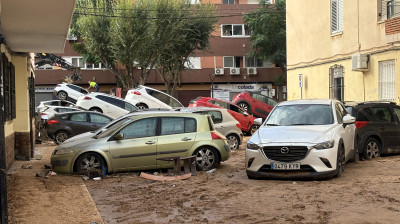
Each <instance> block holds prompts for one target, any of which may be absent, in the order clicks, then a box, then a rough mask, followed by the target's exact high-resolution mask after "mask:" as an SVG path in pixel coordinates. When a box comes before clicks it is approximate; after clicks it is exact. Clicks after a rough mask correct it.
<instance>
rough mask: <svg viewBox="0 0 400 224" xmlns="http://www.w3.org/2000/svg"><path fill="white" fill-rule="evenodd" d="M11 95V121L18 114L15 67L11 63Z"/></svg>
mask: <svg viewBox="0 0 400 224" xmlns="http://www.w3.org/2000/svg"><path fill="white" fill-rule="evenodd" d="M10 95H11V99H10V100H11V108H10V109H11V114H10V115H11V119H14V118H16V117H17V113H16V102H15V67H14V65H13V63H11V62H10Z"/></svg>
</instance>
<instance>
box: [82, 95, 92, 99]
mask: <svg viewBox="0 0 400 224" xmlns="http://www.w3.org/2000/svg"><path fill="white" fill-rule="evenodd" d="M83 99H84V100H91V99H92V97H88V96H85V97H83Z"/></svg>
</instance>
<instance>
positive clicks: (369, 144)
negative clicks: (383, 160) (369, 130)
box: [363, 137, 381, 160]
mask: <svg viewBox="0 0 400 224" xmlns="http://www.w3.org/2000/svg"><path fill="white" fill-rule="evenodd" d="M380 152H381V145H380V143H379V142H378V140H376V138H372V137H369V138H368V139H367V141H365V144H364V150H363V155H364V158H365V159H367V160H370V159H372V158H376V157H379V155H380Z"/></svg>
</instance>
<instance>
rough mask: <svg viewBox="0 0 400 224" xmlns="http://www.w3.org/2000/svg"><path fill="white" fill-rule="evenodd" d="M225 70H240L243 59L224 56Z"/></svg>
mask: <svg viewBox="0 0 400 224" xmlns="http://www.w3.org/2000/svg"><path fill="white" fill-rule="evenodd" d="M223 58H224V68H240V59H241V57H234V56H224V57H223Z"/></svg>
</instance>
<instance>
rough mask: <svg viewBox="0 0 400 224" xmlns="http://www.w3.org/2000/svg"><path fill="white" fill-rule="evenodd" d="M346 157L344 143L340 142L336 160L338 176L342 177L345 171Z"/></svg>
mask: <svg viewBox="0 0 400 224" xmlns="http://www.w3.org/2000/svg"><path fill="white" fill-rule="evenodd" d="M345 162H346V157H345V155H344V148H343V145H342V144H341V143H340V144H339V147H338V153H337V160H336V176H337V177H340V176H342V174H343V173H344V164H345Z"/></svg>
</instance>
